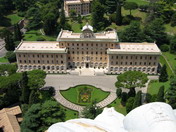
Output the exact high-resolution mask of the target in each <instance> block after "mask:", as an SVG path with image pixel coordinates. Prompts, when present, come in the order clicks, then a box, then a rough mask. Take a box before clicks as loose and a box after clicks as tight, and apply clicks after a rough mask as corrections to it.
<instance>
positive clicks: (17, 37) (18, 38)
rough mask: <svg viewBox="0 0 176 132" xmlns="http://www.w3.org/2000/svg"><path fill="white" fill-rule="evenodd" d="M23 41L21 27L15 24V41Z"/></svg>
mask: <svg viewBox="0 0 176 132" xmlns="http://www.w3.org/2000/svg"><path fill="white" fill-rule="evenodd" d="M21 39H22V34H21V31H20V27H19V25H18V24H15V26H14V40H15V41H21Z"/></svg>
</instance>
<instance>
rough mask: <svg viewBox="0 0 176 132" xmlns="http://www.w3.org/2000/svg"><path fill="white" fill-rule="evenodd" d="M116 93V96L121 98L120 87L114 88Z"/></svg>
mask: <svg viewBox="0 0 176 132" xmlns="http://www.w3.org/2000/svg"><path fill="white" fill-rule="evenodd" d="M116 94H117V97H118V98H121V95H122V89H121V88H118V89H117V90H116Z"/></svg>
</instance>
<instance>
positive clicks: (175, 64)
mask: <svg viewBox="0 0 176 132" xmlns="http://www.w3.org/2000/svg"><path fill="white" fill-rule="evenodd" d="M163 55H164V56H165V57H166V58H167V61H168V62H169V64H170V65H171V67H172V69H173V70H174V69H175V68H176V55H174V54H171V53H169V52H163Z"/></svg>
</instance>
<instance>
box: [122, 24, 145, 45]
mask: <svg viewBox="0 0 176 132" xmlns="http://www.w3.org/2000/svg"><path fill="white" fill-rule="evenodd" d="M144 38H145V37H144V34H143V32H142V31H141V28H140V23H139V22H136V21H133V22H131V23H130V25H129V26H128V27H127V28H125V30H124V31H123V32H122V33H121V35H120V39H121V41H122V42H142V41H143V40H144Z"/></svg>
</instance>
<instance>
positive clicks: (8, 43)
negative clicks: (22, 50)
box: [4, 34, 15, 51]
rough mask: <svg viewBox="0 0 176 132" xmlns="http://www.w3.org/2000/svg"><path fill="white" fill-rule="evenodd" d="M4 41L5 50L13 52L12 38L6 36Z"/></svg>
mask: <svg viewBox="0 0 176 132" xmlns="http://www.w3.org/2000/svg"><path fill="white" fill-rule="evenodd" d="M4 40H5V48H6V50H8V51H13V50H15V43H14V41H13V36H12V35H11V34H8V35H7V36H6V37H5V39H4Z"/></svg>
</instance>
